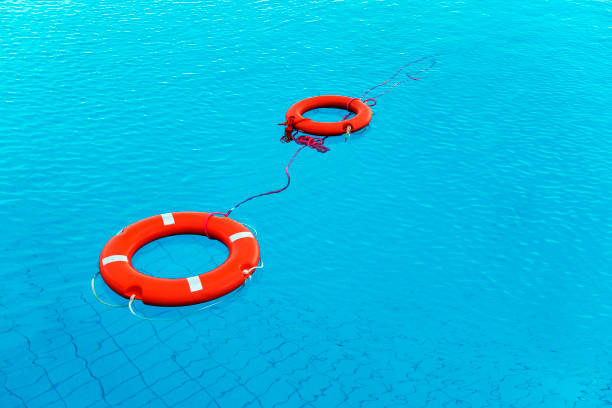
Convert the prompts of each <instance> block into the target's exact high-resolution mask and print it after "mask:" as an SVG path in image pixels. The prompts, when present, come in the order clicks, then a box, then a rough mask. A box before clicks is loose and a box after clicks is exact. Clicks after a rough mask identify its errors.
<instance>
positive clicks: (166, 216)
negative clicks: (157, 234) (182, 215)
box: [161, 213, 174, 225]
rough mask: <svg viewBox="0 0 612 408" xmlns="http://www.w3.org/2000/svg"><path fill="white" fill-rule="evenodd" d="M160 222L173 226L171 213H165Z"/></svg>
mask: <svg viewBox="0 0 612 408" xmlns="http://www.w3.org/2000/svg"><path fill="white" fill-rule="evenodd" d="M161 217H162V220H163V221H164V225H172V224H174V217H173V216H172V213H166V214H162V215H161Z"/></svg>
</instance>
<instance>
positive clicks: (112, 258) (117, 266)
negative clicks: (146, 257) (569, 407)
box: [99, 212, 259, 306]
mask: <svg viewBox="0 0 612 408" xmlns="http://www.w3.org/2000/svg"><path fill="white" fill-rule="evenodd" d="M208 215H209V214H208V213H203V212H176V213H168V214H162V215H156V216H154V217H150V218H146V219H144V220H141V221H138V222H136V223H134V224H132V225H130V226H128V227H126V228H124V229H123V230H122V231H121V232H120V233H119V234H117V235H115V236H114V237H113V238H111V239H110V240H109V241H108V243H107V244H106V245H105V246H104V249H102V253H101V254H100V261H99V267H100V274H101V275H102V278H103V279H104V281H105V282H106V284H107V285H108V286H109V287H110V288H111V289H112V290H113V291H115V292H116V293H117V294H119V295H121V296H123V297H125V298H131V297H132V296H134V297H135V299H139V300H141V301H142V302H143V303H146V304H148V305H155V306H186V305H193V304H196V303H202V302H208V301H210V300H213V299H217V298H219V297H221V296H224V295H226V294H228V293H230V292H232V291H233V290H234V289H237V288H238V287H240V286H241V285H242V284H243V283H244V281H245V280H246V279H247V278H248V277H249V276H250V275H251V274H252V273H253V270H254V269H255V267H256V266H257V263H258V262H259V245H258V244H257V240H256V239H255V237H254V236H253V234H252V233H251V231H250V230H249V229H248V228H246V227H245V226H244V225H242V224H240V223H239V222H237V221H234V220H232V219H230V218H226V217H210V218H209V220H208V225H207V233H206V232H205V231H204V223H205V221H206V218H207V217H208ZM180 234H196V235H207V236H208V237H209V238H212V239H216V240H218V241H221V242H222V243H223V244H225V246H227V247H228V249H229V256H228V257H227V259H226V260H225V262H224V263H223V264H221V265H220V266H219V267H217V268H215V269H213V270H212V271H209V272H206V273H203V274H201V275H198V276H191V277H188V278H181V279H164V278H156V277H153V276H148V275H145V274H143V273H140V272H138V271H137V270H136V269H134V267H133V266H132V263H131V261H132V256H133V255H134V254H135V253H136V251H138V250H139V249H140V248H142V247H143V246H144V245H146V244H148V243H149V242H152V241H155V240H156V239H159V238H163V237H167V236H170V235H180Z"/></svg>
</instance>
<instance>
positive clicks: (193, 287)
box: [187, 276, 202, 292]
mask: <svg viewBox="0 0 612 408" xmlns="http://www.w3.org/2000/svg"><path fill="white" fill-rule="evenodd" d="M187 283H189V290H190V291H192V292H197V291H198V290H202V281H201V280H200V277H199V276H192V277H191V278H187Z"/></svg>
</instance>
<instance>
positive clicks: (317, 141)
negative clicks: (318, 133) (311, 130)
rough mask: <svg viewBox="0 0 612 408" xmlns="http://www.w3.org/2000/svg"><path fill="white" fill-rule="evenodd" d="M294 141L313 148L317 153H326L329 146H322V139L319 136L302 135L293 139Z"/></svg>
mask: <svg viewBox="0 0 612 408" xmlns="http://www.w3.org/2000/svg"><path fill="white" fill-rule="evenodd" d="M295 143H297V144H299V145H302V146H306V147H310V148H311V149H315V150H316V151H318V152H319V153H326V152H328V151H329V147H326V146H323V139H322V138H320V137H312V136H305V135H302V136H299V137H298V138H296V139H295Z"/></svg>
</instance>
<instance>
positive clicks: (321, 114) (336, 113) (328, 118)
mask: <svg viewBox="0 0 612 408" xmlns="http://www.w3.org/2000/svg"><path fill="white" fill-rule="evenodd" d="M348 113H350V114H351V116H349V117H348V118H347V119H349V118H352V117H355V114H354V113H353V112H351V111H347V110H346V109H342V108H317V109H313V110H309V111H308V112H304V114H303V115H302V116H303V117H305V118H308V119H310V120H314V121H315V122H324V123H325V122H328V123H331V122H341V121H342V118H343V117H345V116H346V115H347V114H348Z"/></svg>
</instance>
